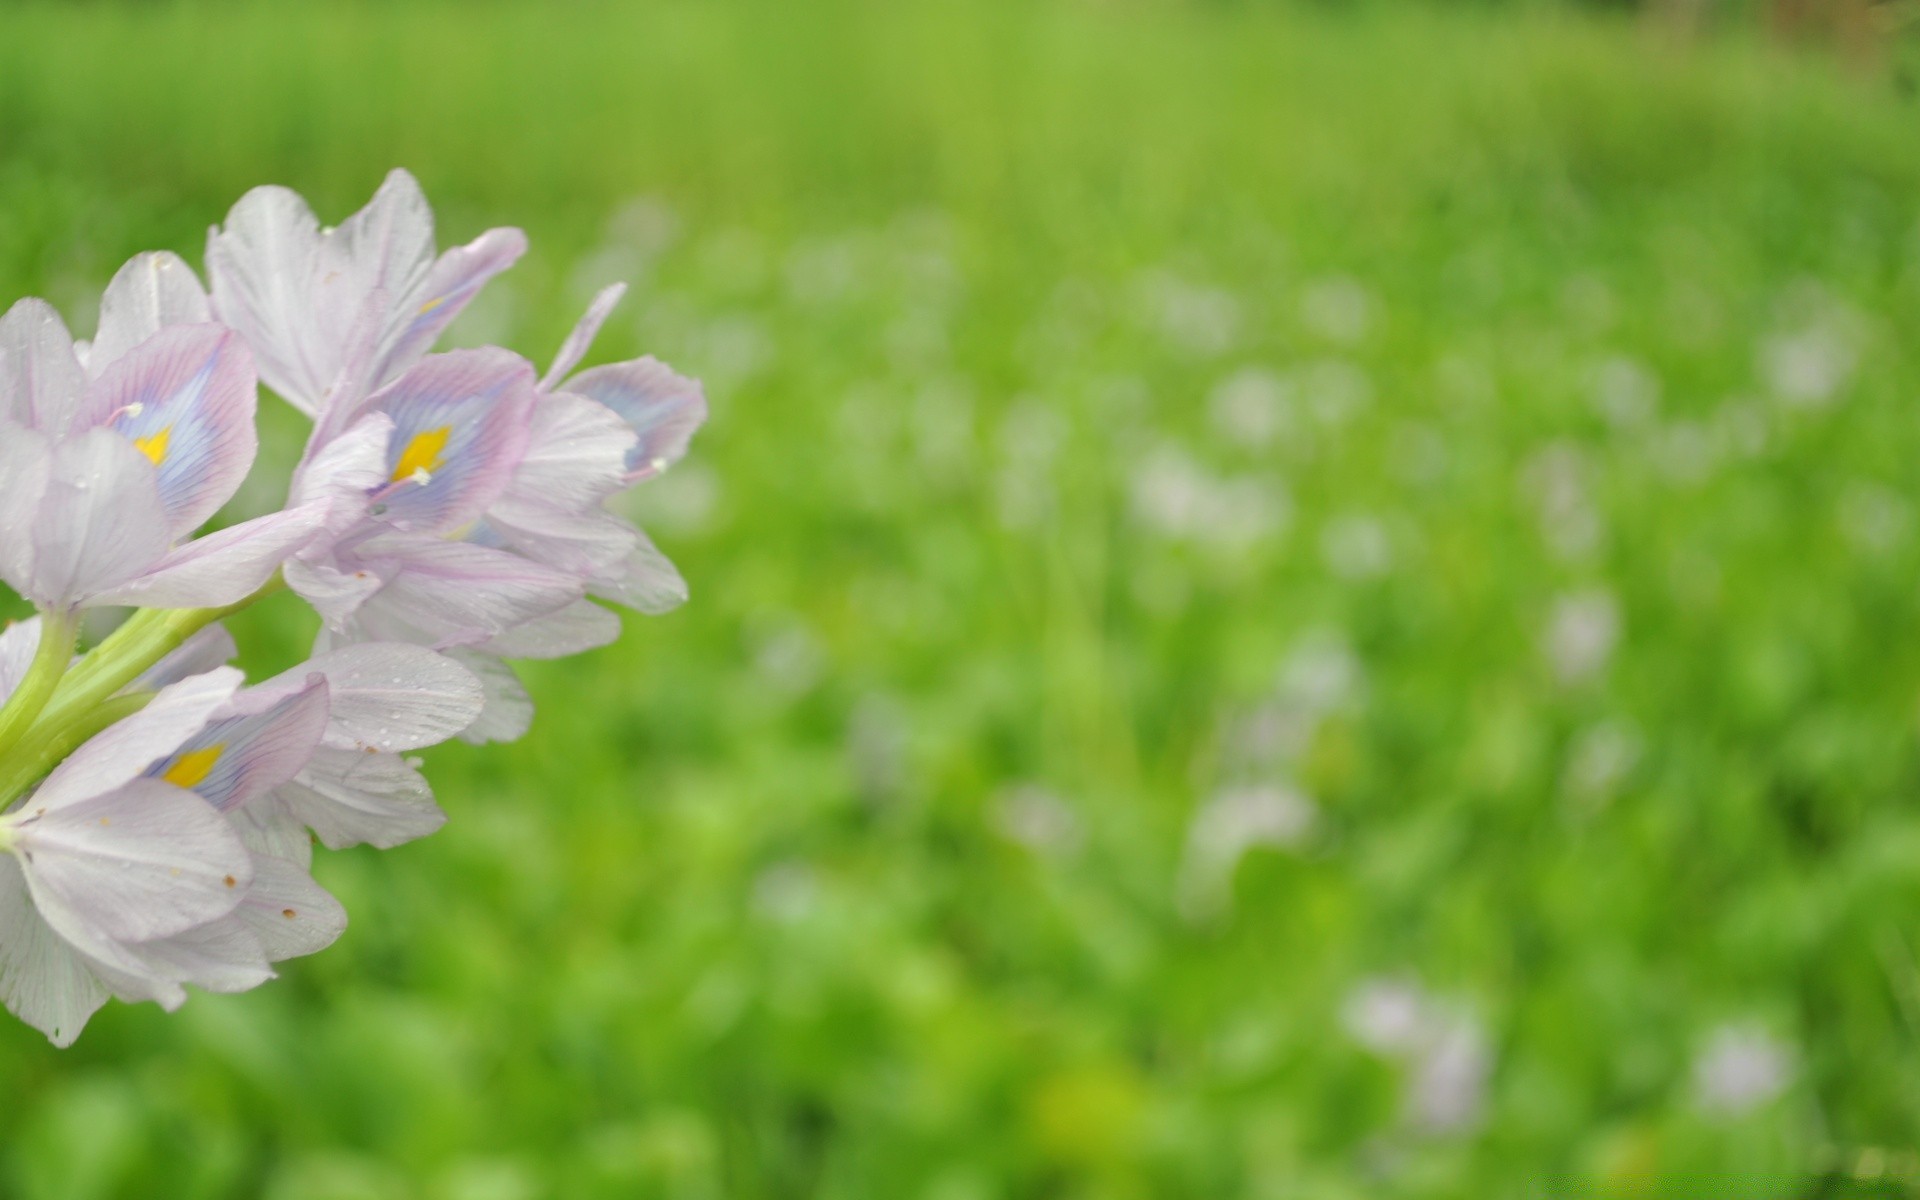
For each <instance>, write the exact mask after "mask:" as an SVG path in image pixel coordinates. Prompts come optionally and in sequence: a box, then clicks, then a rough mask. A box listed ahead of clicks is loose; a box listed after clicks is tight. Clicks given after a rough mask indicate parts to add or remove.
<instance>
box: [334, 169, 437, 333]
mask: <svg viewBox="0 0 1920 1200" xmlns="http://www.w3.org/2000/svg"><path fill="white" fill-rule="evenodd" d="M319 261H320V278H321V281H322V284H323V286H326V287H331V288H338V289H339V290H340V292H341V293H342V294H343V295H346V296H351V297H365V296H370V295H372V294H374V293H376V292H378V293H380V294H381V295H383V296H384V297H385V298H386V299H387V301H388V302H390V303H404V302H406V301H407V300H408V299H410V298H411V297H412V296H413V295H414V294H415V293H416V292H418V291H419V290H420V289H421V288H423V287H424V286H425V285H426V282H427V275H428V273H429V272H430V271H432V270H433V210H432V209H430V208H428V207H427V198H426V196H425V195H424V194H423V193H422V192H421V191H420V184H419V182H418V181H417V180H415V179H414V177H413V176H412V175H410V174H408V173H407V172H406V171H403V170H394V171H389V172H388V173H387V177H386V178H385V179H384V180H382V181H381V183H380V189H379V190H378V191H376V192H375V193H374V194H373V199H371V200H369V201H367V204H366V207H364V208H362V209H361V210H360V211H359V212H357V213H354V214H353V215H352V216H350V217H348V218H347V219H346V220H344V221H342V222H340V227H339V228H338V229H333V230H330V231H327V232H326V233H323V234H322V235H321V240H320V258H319ZM383 340H384V339H383Z"/></svg>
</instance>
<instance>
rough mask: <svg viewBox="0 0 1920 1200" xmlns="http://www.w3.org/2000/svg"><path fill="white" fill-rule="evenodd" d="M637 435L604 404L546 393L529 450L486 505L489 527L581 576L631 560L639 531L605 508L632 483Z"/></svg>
mask: <svg viewBox="0 0 1920 1200" xmlns="http://www.w3.org/2000/svg"><path fill="white" fill-rule="evenodd" d="M634 440H635V439H634V434H633V431H632V430H631V429H628V428H627V426H626V423H625V422H623V421H621V420H620V419H619V418H618V417H617V416H615V415H614V414H613V413H612V412H611V411H610V410H608V409H607V408H605V407H604V406H602V405H600V404H596V403H594V402H593V401H591V400H587V399H584V398H582V397H579V396H570V395H566V394H565V393H561V394H558V395H553V396H547V397H543V398H542V399H541V401H540V403H539V404H538V405H537V406H536V407H535V409H534V413H533V424H532V430H531V436H530V440H529V444H528V447H527V453H526V455H525V456H524V457H523V458H522V459H521V460H520V465H519V466H518V467H517V468H515V470H514V472H513V478H512V480H511V482H510V483H509V484H508V485H507V489H506V491H505V492H504V493H502V494H501V496H500V498H499V499H498V500H497V501H495V502H494V504H493V506H492V507H491V508H489V509H488V510H487V517H486V524H487V526H488V528H489V529H491V530H492V532H493V534H494V535H496V536H497V538H498V540H499V542H500V543H501V544H504V545H508V546H511V547H513V548H514V549H516V550H518V551H520V552H521V553H522V554H525V555H526V556H527V557H529V558H532V559H535V560H536V561H539V562H544V563H546V564H548V565H549V566H556V567H560V568H562V569H565V570H569V571H575V572H578V573H580V574H583V575H584V574H592V573H594V572H597V571H599V570H601V569H603V568H606V567H608V566H610V565H611V564H613V563H616V562H618V561H619V560H621V559H623V558H625V557H626V556H627V554H628V553H629V552H630V551H631V550H632V549H633V546H634V541H635V534H634V531H633V529H632V527H631V526H630V525H628V524H627V522H625V521H623V520H621V519H620V518H619V517H616V516H614V515H613V514H611V513H609V512H607V511H606V509H605V508H604V507H602V505H603V504H604V502H605V501H606V499H607V498H608V497H610V496H612V495H614V494H615V493H617V492H619V491H620V490H621V489H622V488H623V487H624V486H626V460H627V454H628V452H629V451H630V450H631V449H632V448H633V445H634Z"/></svg>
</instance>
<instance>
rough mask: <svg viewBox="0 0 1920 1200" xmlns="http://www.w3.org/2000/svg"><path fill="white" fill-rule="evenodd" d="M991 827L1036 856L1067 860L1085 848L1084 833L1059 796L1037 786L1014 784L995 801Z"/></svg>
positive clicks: (1084, 830) (1078, 818) (1074, 815)
mask: <svg viewBox="0 0 1920 1200" xmlns="http://www.w3.org/2000/svg"><path fill="white" fill-rule="evenodd" d="M992 820H993V827H994V828H995V829H997V830H999V832H1000V834H1001V836H1003V837H1005V838H1007V839H1008V840H1009V841H1012V842H1016V843H1018V844H1020V845H1022V846H1025V847H1026V848H1027V849H1029V850H1031V851H1033V852H1034V853H1036V854H1041V855H1046V856H1048V857H1052V858H1068V857H1071V856H1073V855H1075V854H1078V853H1079V852H1080V848H1081V847H1082V846H1083V845H1085V844H1086V840H1087V832H1086V829H1085V827H1084V826H1082V824H1081V822H1080V817H1079V814H1077V813H1075V812H1074V811H1073V809H1072V807H1070V806H1069V805H1068V804H1067V802H1066V801H1065V800H1062V799H1061V798H1060V795H1059V793H1057V792H1054V791H1050V790H1049V789H1047V788H1045V787H1043V786H1041V785H1040V784H1037V783H1016V784H1012V785H1010V786H1008V787H1006V788H1004V789H1002V790H1001V792H1000V793H999V794H998V795H997V796H995V797H994V800H993V812H992Z"/></svg>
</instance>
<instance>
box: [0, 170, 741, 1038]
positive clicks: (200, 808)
mask: <svg viewBox="0 0 1920 1200" xmlns="http://www.w3.org/2000/svg"><path fill="white" fill-rule="evenodd" d="M525 249H526V240H525V238H524V237H523V236H522V235H521V233H520V232H519V231H518V230H514V229H496V230H492V231H490V232H488V233H486V234H484V235H483V236H481V237H480V238H478V239H477V240H475V241H473V242H471V243H469V244H467V245H465V246H461V247H458V248H455V249H452V250H449V251H447V252H445V253H444V254H437V253H436V250H435V246H434V236H433V218H432V213H431V211H430V210H429V209H428V207H427V204H426V200H425V198H424V196H422V194H421V192H420V188H419V186H418V184H416V183H415V182H414V180H413V178H412V177H411V176H409V175H407V174H406V173H405V172H402V171H396V172H394V173H393V174H392V175H390V176H389V177H388V178H387V180H386V182H385V183H384V184H383V185H382V187H381V188H380V190H379V192H378V193H377V194H376V195H375V196H374V198H373V200H372V201H371V202H370V203H369V204H368V205H367V206H366V207H365V208H364V209H362V210H361V211H360V212H358V213H356V214H354V215H353V216H352V217H351V218H349V219H348V220H347V221H346V222H345V223H344V224H342V225H340V226H339V227H338V228H333V229H324V228H322V227H321V226H320V224H319V222H318V221H317V220H316V219H315V217H314V215H313V213H312V211H311V210H310V209H309V208H308V207H307V205H306V203H305V202H304V201H303V200H302V199H301V198H300V197H299V196H297V195H295V194H294V193H292V192H290V191H287V190H285V189H283V188H272V187H268V188H258V189H255V190H254V191H252V192H249V193H248V194H247V195H246V196H244V197H242V198H241V200H240V202H239V203H238V204H236V205H235V206H234V208H233V210H232V211H231V212H230V213H229V214H228V216H227V220H226V223H225V224H224V225H223V226H220V227H217V228H215V229H214V230H213V231H212V233H211V234H210V236H209V240H208V246H207V262H206V266H207V277H208V279H207V284H206V285H205V286H203V285H202V283H201V281H200V279H199V278H198V277H197V276H196V275H195V274H194V272H193V271H192V269H191V268H190V267H188V266H187V264H186V263H184V262H183V261H181V259H179V258H178V257H177V256H175V255H172V254H167V253H154V254H143V255H141V256H140V257H138V258H136V259H134V260H133V261H132V262H130V263H128V264H127V265H126V266H125V267H123V268H122V269H121V270H120V272H119V273H118V274H116V275H115V276H114V278H113V281H112V283H111V284H110V285H109V286H108V288H107V290H106V293H105V295H104V296H103V298H102V300H101V305H100V322H99V330H98V333H97V334H96V336H95V337H94V339H93V340H92V342H91V343H87V342H75V341H74V340H73V338H72V337H71V336H70V335H69V334H68V332H67V329H66V326H65V325H64V324H63V323H62V321H61V319H60V317H59V316H58V315H57V314H56V313H55V312H54V310H53V309H52V308H51V307H49V306H48V305H47V304H45V303H44V302H42V301H38V300H31V299H29V300H23V301H21V302H19V303H18V304H16V305H14V306H13V308H12V309H10V310H9V311H8V312H7V313H6V315H5V316H4V317H0V580H4V581H5V583H6V584H7V585H9V586H10V587H12V588H13V589H14V590H15V591H16V592H18V593H19V594H20V595H21V596H22V597H24V598H26V599H27V600H29V601H31V602H32V604H33V605H34V607H35V608H36V609H37V610H38V614H39V615H38V616H36V617H34V618H32V619H30V620H27V621H24V622H21V623H19V624H16V625H14V626H12V627H10V628H9V629H7V630H6V631H5V633H4V634H3V635H0V810H4V811H3V813H0V1000H3V1001H4V1002H5V1004H6V1006H7V1008H8V1009H9V1010H11V1011H12V1012H13V1013H14V1014H15V1015H16V1016H18V1017H20V1018H21V1019H22V1020H24V1021H26V1022H28V1023H29V1024H31V1025H33V1026H35V1027H36V1028H38V1029H40V1030H41V1031H43V1032H44V1033H46V1034H47V1036H48V1037H49V1038H51V1039H52V1040H53V1041H54V1043H55V1044H57V1045H63V1046H64V1045H66V1044H68V1043H70V1042H71V1041H72V1040H73V1039H74V1037H75V1036H77V1035H78V1034H79V1032H80V1029H81V1027H82V1026H83V1025H84V1024H85V1023H86V1021H87V1018H88V1017H89V1016H90V1015H91V1014H92V1013H93V1012H94V1011H95V1010H96V1009H98V1008H99V1007H100V1005H101V1004H103V1003H104V1002H105V1000H106V998H107V997H108V996H109V995H112V996H118V997H120V998H121V999H124V1000H155V1001H158V1002H159V1003H161V1004H162V1005H165V1006H166V1007H168V1008H172V1007H174V1006H176V1005H178V1004H179V1003H181V1001H182V1000H183V999H184V991H183V986H184V985H186V984H189V983H191V984H195V985H197V986H199V987H202V988H206V989H209V990H212V991H239V990H244V989H246V988H250V987H253V986H255V985H257V984H259V983H260V982H262V981H263V980H265V979H268V978H270V977H271V976H272V974H273V971H272V967H271V964H272V963H274V962H277V961H279V960H281V959H285V958H289V957H293V956H295V955H301V954H310V953H312V952H314V951H316V950H319V949H321V948H322V947H324V946H326V945H328V944H330V943H331V942H332V941H333V940H334V939H335V938H337V937H338V936H339V935H340V932H341V930H342V929H343V928H344V927H345V924H346V917H345V914H344V912H343V911H342V910H341V908H340V905H339V904H338V903H337V902H336V901H335V900H334V899H333V897H332V896H330V895H328V894H327V893H326V892H325V891H324V890H322V889H321V888H320V887H319V886H318V885H317V884H316V883H315V882H314V881H313V879H312V877H311V875H310V873H309V868H310V866H311V861H312V853H313V850H312V845H313V839H314V838H315V837H318V838H319V840H320V841H321V842H322V843H323V844H325V845H326V846H328V847H330V848H338V847H342V846H349V845H357V844H371V845H374V846H380V847H388V846H393V845H397V844H398V843H401V842H404V841H407V840H410V839H412V838H417V837H420V836H422V835H423V834H427V833H431V832H432V831H433V830H435V829H436V828H438V827H439V826H440V824H441V823H442V822H443V821H444V820H445V816H444V814H443V813H442V812H441V811H440V809H439V808H438V807H437V806H436V805H435V804H434V801H433V797H432V794H431V792H430V791H429V790H428V787H427V784H426V781H425V780H424V779H423V778H422V777H421V775H420V772H419V770H418V762H417V760H414V759H410V758H408V757H406V754H407V752H408V751H412V750H415V749H418V748H420V747H424V746H428V745H431V744H434V743H436V742H440V741H444V740H447V739H449V738H452V737H456V736H458V737H464V738H466V739H468V740H470V741H486V740H505V739H511V738H515V737H518V736H520V735H521V734H522V733H524V732H525V731H526V729H527V727H528V724H529V721H530V720H531V717H532V705H531V703H530V702H529V700H528V698H527V695H526V693H525V691H524V690H523V689H522V688H521V687H520V685H519V682H518V680H517V679H516V678H515V676H514V674H513V671H512V669H511V667H510V666H509V665H508V663H509V660H511V659H515V658H529V657H533V658H544V657H556V656H560V655H566V654H572V653H576V652H578V651H581V650H585V649H589V648H591V647H594V646H598V645H602V644H604V643H606V642H608V641H611V640H612V639H613V638H614V637H615V636H616V635H617V633H618V631H619V623H618V620H617V618H616V617H615V616H614V614H613V613H612V612H611V611H609V610H608V609H606V608H604V607H602V606H601V605H600V604H598V603H595V600H596V599H599V600H608V601H612V602H615V603H618V604H622V605H625V606H628V607H631V608H635V609H638V610H640V611H642V612H660V611H663V610H665V609H667V608H670V607H672V606H673V605H675V604H677V603H678V602H680V601H681V600H682V599H684V598H685V595H686V592H685V586H684V584H683V583H682V582H681V579H680V577H679V575H678V573H677V572H675V570H674V569H673V566H672V565H671V564H670V563H669V562H667V560H666V559H665V558H664V557H662V556H661V554H660V553H659V551H658V550H656V549H655V548H654V546H653V544H652V543H651V542H649V541H648V540H647V538H646V537H645V535H644V534H642V533H641V532H640V531H639V530H638V529H636V528H634V527H633V526H632V525H631V524H630V523H628V522H627V521H625V520H623V519H622V518H620V517H618V516H616V515H614V514H613V513H612V512H610V511H608V509H607V501H608V500H609V499H610V498H612V497H613V496H615V495H617V494H619V493H621V492H623V491H625V490H626V489H628V488H631V487H633V486H634V485H635V484H638V483H640V482H642V481H644V480H646V479H648V478H650V477H652V476H654V475H656V474H658V473H659V472H661V471H662V470H664V469H665V468H666V467H667V466H668V465H669V464H670V463H672V462H673V461H674V460H675V459H677V458H678V457H680V455H681V454H682V453H683V452H684V451H685V450H686V447H687V443H688V440H689V439H690V438H691V437H692V435H693V432H694V430H695V429H697V428H698V427H699V425H700V423H701V422H702V420H704V418H705V416H706V403H705V400H704V398H703V396H702V394H701V391H700V387H699V385H698V384H697V383H695V382H694V381H692V380H690V379H687V378H685V377H683V376H680V375H677V374H675V373H674V372H673V371H671V370H669V369H668V368H667V367H665V366H664V365H662V364H661V363H659V362H656V361H655V360H653V359H651V358H642V359H637V360H634V361H631V362H623V363H615V364H612V365H608V366H601V367H594V368H591V369H588V370H585V371H579V372H578V373H576V372H575V368H576V367H578V365H579V363H580V360H581V359H582V358H583V357H585V355H586V352H587V350H588V347H589V345H590V344H591V343H592V341H593V338H594V336H595V334H596V333H597V332H598V329H599V327H600V325H601V323H602V322H604V321H605V319H606V317H607V315H608V313H609V311H610V310H611V309H612V307H613V306H614V304H615V303H617V302H618V300H619V299H620V294H621V291H622V289H621V288H620V287H619V286H615V287H612V288H609V289H607V290H606V291H605V292H602V293H601V294H600V295H599V296H598V297H597V298H596V299H595V300H594V302H593V304H592V306H591V308H590V309H589V310H588V312H587V314H586V316H585V317H584V318H583V319H582V320H581V322H580V323H579V325H578V327H576V328H575V330H574V332H573V334H572V335H571V336H570V337H569V338H568V339H567V341H566V343H565V345H564V346H562V347H561V349H560V352H559V355H558V357H557V358H556V360H555V361H554V363H553V364H552V366H551V367H550V368H549V369H548V370H547V371H546V372H545V373H544V374H541V373H539V372H537V371H536V370H535V369H534V367H533V366H531V365H530V364H529V363H527V361H526V360H524V359H522V358H520V357H519V356H518V355H515V354H513V353H511V352H509V351H507V350H503V349H500V348H498V347H486V348H482V349H476V350H454V351H450V352H446V353H438V354H436V353H432V349H433V345H434V342H435V341H436V340H437V338H438V337H439V335H440V333H441V331H442V330H444V329H445V328H446V327H447V325H448V323H449V322H451V321H452V320H453V319H454V317H455V316H457V315H458V314H459V313H460V311H461V309H463V308H464V307H465V306H466V305H467V303H468V302H469V301H471V300H472V299H473V297H474V296H475V294H477V293H478V291H479V290H480V288H481V287H482V286H483V285H485V284H486V282H487V281H488V280H489V279H490V278H492V277H493V276H494V275H496V274H498V273H499V272H501V271H503V270H505V269H506V268H508V267H509V266H511V265H512V264H513V263H514V261H515V260H516V259H518V258H519V257H520V255H521V254H522V253H523V252H524V251H525ZM262 382H264V383H265V384H266V385H267V386H268V387H269V388H271V389H272V390H273V391H274V392H276V393H277V394H278V395H279V396H280V397H281V398H282V399H284V400H285V401H286V402H287V403H289V404H291V405H292V406H293V407H294V408H296V409H298V410H299V411H300V412H302V413H304V414H306V416H308V417H309V418H311V420H312V434H311V436H310V437H309V439H308V441H307V444H306V449H305V452H304V453H303V454H302V456H301V458H300V461H299V465H298V467H297V468H296V469H295V470H294V473H293V477H292V480H291V484H290V487H289V490H288V498H287V503H286V505H285V507H284V508H283V509H282V510H281V511H279V512H275V513H272V514H270V515H267V516H262V517H257V518H255V519H252V520H246V521H241V522H239V523H237V524H232V525H229V526H227V527H226V528H223V529H220V530H218V531H217V532H212V533H205V534H201V535H200V536H196V531H198V530H199V529H200V528H201V527H202V526H203V525H205V524H206V523H207V522H208V520H209V518H211V517H212V516H213V515H214V514H215V513H216V512H217V511H218V510H220V509H221V508H222V506H223V505H225V504H226V503H227V501H228V500H229V499H230V498H232V496H233V495H234V493H235V491H236V490H237V489H238V488H239V486H240V484H241V483H242V481H243V480H244V479H245V477H246V475H247V473H248V471H249V469H250V468H251V467H252V465H253V459H254V456H255V451H256V448H257V435H256V432H255V428H254V415H255V405H256V396H257V391H258V385H259V383H262ZM281 588H288V589H291V590H292V591H293V592H294V593H297V594H298V595H299V596H300V597H301V598H302V599H304V600H305V601H306V602H307V603H308V604H310V605H311V606H312V607H313V609H314V610H315V611H316V612H317V613H318V614H319V615H320V618H321V625H322V628H321V633H320V636H319V639H318V643H317V644H316V645H315V646H314V649H313V656H312V657H311V658H310V659H309V660H308V661H306V662H304V663H301V664H300V665H298V666H296V667H294V668H293V669H291V670H289V671H286V672H284V673H283V674H281V675H278V676H275V677H274V678H271V679H268V680H265V681H264V682H259V683H255V684H252V685H251V686H245V680H244V679H243V676H242V675H241V673H240V672H239V671H238V670H236V669H234V668H232V667H230V666H228V665H226V664H227V663H228V661H229V660H230V659H231V658H232V657H233V656H234V654H235V646H234V643H233V641H232V638H231V637H230V635H229V634H228V633H227V632H226V631H225V629H224V628H223V627H222V626H221V625H220V624H219V622H220V620H221V618H223V617H225V616H226V615H228V614H230V613H232V612H234V611H235V610H237V609H239V608H241V607H244V606H245V605H247V604H249V603H252V602H253V601H254V600H256V599H258V598H260V597H261V596H264V595H267V594H269V593H271V592H274V591H278V590H280V589H281ZM102 607H113V608H133V609H134V610H135V611H134V612H133V613H132V614H131V615H130V616H128V617H127V618H126V619H125V620H124V621H123V622H122V623H121V624H120V625H119V626H118V627H117V628H115V629H114V630H113V632H111V633H110V634H108V635H107V636H106V637H105V638H103V639H102V640H101V641H100V642H99V643H98V644H97V645H95V646H93V647H92V648H91V649H90V650H89V651H87V653H85V654H84V655H78V656H76V653H77V651H78V650H79V649H80V646H79V632H80V627H81V622H80V618H81V613H82V612H83V610H86V609H92V608H102Z"/></svg>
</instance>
